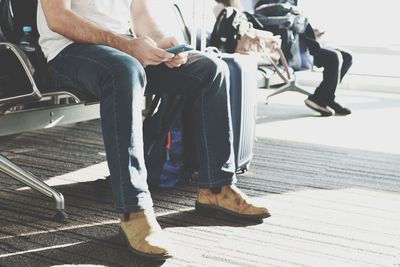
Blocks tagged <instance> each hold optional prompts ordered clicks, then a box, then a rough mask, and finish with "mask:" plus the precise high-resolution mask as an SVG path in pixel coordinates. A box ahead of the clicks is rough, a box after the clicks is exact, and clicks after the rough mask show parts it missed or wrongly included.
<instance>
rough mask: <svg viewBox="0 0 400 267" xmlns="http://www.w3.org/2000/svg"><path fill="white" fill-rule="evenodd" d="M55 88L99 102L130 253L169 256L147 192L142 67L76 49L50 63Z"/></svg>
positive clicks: (101, 50) (114, 55)
mask: <svg viewBox="0 0 400 267" xmlns="http://www.w3.org/2000/svg"><path fill="white" fill-rule="evenodd" d="M49 71H50V75H51V77H52V79H53V80H54V82H55V84H56V86H58V87H61V88H71V89H75V90H78V91H81V92H83V93H88V92H90V93H91V94H93V95H95V96H97V97H98V98H99V99H100V115H101V125H102V132H103V138H104V144H105V148H106V154H107V161H108V165H109V169H110V174H111V186H112V190H113V195H114V199H115V206H116V211H117V212H118V213H119V214H121V215H122V217H121V228H122V230H123V231H122V232H123V234H124V236H125V237H126V239H127V240H128V245H129V249H130V250H132V251H134V252H135V253H137V254H141V255H144V256H149V257H155V258H165V257H169V256H170V252H169V251H168V247H169V245H168V243H167V242H166V240H165V237H164V236H163V233H162V231H161V228H160V226H159V225H158V223H157V221H156V219H155V216H154V213H153V210H152V205H153V203H152V199H151V196H150V193H149V190H148V187H147V182H146V178H147V172H146V167H145V164H144V155H143V140H142V115H141V114H142V113H141V108H142V105H141V100H142V97H143V91H144V88H145V85H146V76H145V72H144V69H143V67H142V66H141V64H140V63H139V62H138V61H137V60H136V59H134V58H133V57H131V56H129V55H127V54H125V53H122V52H120V51H118V50H116V49H113V48H110V47H106V46H98V45H82V44H73V45H71V46H69V47H67V48H66V49H64V50H63V51H62V52H61V53H60V54H59V55H58V56H57V57H56V58H55V59H53V60H52V61H51V62H50V63H49Z"/></svg>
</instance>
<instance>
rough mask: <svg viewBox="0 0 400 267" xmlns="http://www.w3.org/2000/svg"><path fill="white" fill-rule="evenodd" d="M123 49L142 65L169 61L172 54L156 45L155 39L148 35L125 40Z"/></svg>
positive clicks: (171, 58) (172, 56)
mask: <svg viewBox="0 0 400 267" xmlns="http://www.w3.org/2000/svg"><path fill="white" fill-rule="evenodd" d="M123 51H124V52H125V53H127V54H129V55H131V56H133V57H134V58H136V59H137V60H139V62H140V63H142V65H143V67H146V66H148V65H159V64H161V63H163V62H167V61H171V60H173V58H174V56H175V55H174V54H171V53H168V52H167V51H165V50H164V49H162V48H159V47H157V44H156V42H155V41H153V40H152V39H151V38H150V37H140V38H135V39H131V40H127V43H126V45H125V47H124V49H123Z"/></svg>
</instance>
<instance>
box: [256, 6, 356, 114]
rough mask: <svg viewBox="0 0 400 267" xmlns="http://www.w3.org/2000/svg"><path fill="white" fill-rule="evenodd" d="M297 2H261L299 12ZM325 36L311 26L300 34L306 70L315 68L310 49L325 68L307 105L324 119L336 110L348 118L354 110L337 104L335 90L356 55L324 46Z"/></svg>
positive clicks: (316, 62)
mask: <svg viewBox="0 0 400 267" xmlns="http://www.w3.org/2000/svg"><path fill="white" fill-rule="evenodd" d="M297 2H298V1H297V0H260V1H258V2H257V3H258V4H260V3H262V4H272V3H289V4H290V5H293V8H294V10H296V11H297V12H299V10H298V9H297ZM322 34H323V33H321V32H320V31H318V30H314V29H313V28H312V27H311V25H310V24H309V23H308V25H307V27H306V30H305V32H304V33H302V34H300V42H301V44H300V45H301V48H302V51H301V52H300V53H302V56H306V57H303V59H304V61H303V63H304V64H303V66H302V67H304V68H310V67H311V66H310V63H311V62H310V61H309V58H307V53H306V52H307V49H308V52H309V53H310V54H311V56H313V64H314V65H315V66H317V67H323V68H324V70H323V79H322V82H321V83H320V85H319V86H318V87H317V88H316V89H315V92H314V94H312V95H310V96H309V97H308V98H307V99H306V100H305V104H306V105H307V106H308V107H309V108H311V109H313V110H316V111H317V112H319V113H321V115H323V116H331V115H333V113H332V111H331V110H330V109H332V110H334V112H335V114H336V115H348V114H350V113H351V111H350V110H349V109H347V108H344V107H342V106H341V105H340V104H339V103H337V102H336V101H335V91H336V88H337V86H338V84H339V83H340V82H341V81H342V79H343V77H344V75H345V74H346V73H347V71H348V70H349V69H350V67H351V65H352V56H351V54H350V53H348V52H346V51H343V50H341V49H337V48H329V47H322V46H321V44H320V43H319V41H318V39H319V37H320V36H321V35H322ZM329 108H330V109H329Z"/></svg>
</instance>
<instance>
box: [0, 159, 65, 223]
mask: <svg viewBox="0 0 400 267" xmlns="http://www.w3.org/2000/svg"><path fill="white" fill-rule="evenodd" d="M0 171H1V172H4V173H5V174H7V175H9V176H10V177H12V178H14V179H16V180H18V181H20V182H22V183H24V184H25V185H27V186H29V187H30V188H32V189H34V190H36V191H38V192H39V193H41V194H43V195H46V196H48V197H51V198H53V199H54V200H55V202H56V209H57V212H56V214H55V215H54V216H53V219H54V220H56V221H58V222H67V219H68V215H67V213H66V212H65V205H64V197H63V195H62V194H61V193H60V192H58V191H57V190H55V189H53V188H52V187H50V186H49V185H47V184H45V183H44V182H42V181H41V180H39V179H38V178H37V177H35V176H34V175H33V174H31V173H29V172H27V171H25V170H24V169H22V168H20V167H18V166H17V165H16V164H14V163H13V162H11V161H10V160H9V159H7V158H6V157H4V156H2V155H1V154H0Z"/></svg>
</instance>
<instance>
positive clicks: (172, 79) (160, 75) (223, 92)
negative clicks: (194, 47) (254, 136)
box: [146, 53, 236, 188]
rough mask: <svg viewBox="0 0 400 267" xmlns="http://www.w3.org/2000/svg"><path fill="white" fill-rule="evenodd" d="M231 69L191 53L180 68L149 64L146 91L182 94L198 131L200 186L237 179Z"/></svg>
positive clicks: (195, 140) (194, 131) (196, 144)
mask: <svg viewBox="0 0 400 267" xmlns="http://www.w3.org/2000/svg"><path fill="white" fill-rule="evenodd" d="M228 72H229V71H228V69H227V66H226V64H225V63H224V62H223V61H220V60H218V59H212V58H208V57H205V56H203V55H201V54H200V53H191V54H190V56H189V58H188V62H187V63H186V64H185V65H183V66H181V67H179V68H173V69H171V68H168V67H166V66H165V65H159V66H149V67H148V68H146V73H147V77H148V86H147V89H146V93H158V94H181V95H185V96H186V99H187V101H188V102H189V103H187V104H186V107H189V108H186V109H185V112H187V113H186V114H185V116H190V119H191V126H192V127H193V128H192V129H191V132H192V133H194V143H195V148H196V149H195V150H196V153H197V154H196V158H197V159H198V161H199V162H198V163H199V178H200V181H199V186H200V187H201V188H210V187H216V186H221V185H226V184H232V183H234V181H235V179H236V177H235V162H234V152H233V136H232V123H231V114H230V108H229V92H228V91H227V90H228V84H227V83H228V81H227V79H226V77H227V75H228Z"/></svg>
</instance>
